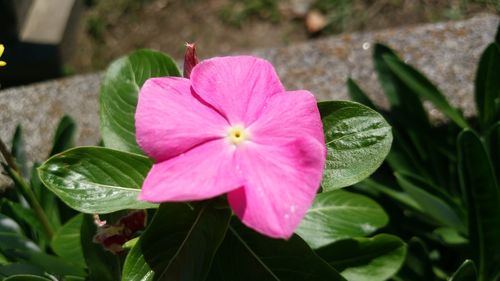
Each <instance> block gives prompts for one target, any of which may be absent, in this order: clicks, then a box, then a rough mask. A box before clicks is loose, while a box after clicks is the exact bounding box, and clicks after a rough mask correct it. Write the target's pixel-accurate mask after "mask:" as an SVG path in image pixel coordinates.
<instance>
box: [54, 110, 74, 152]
mask: <svg viewBox="0 0 500 281" xmlns="http://www.w3.org/2000/svg"><path fill="white" fill-rule="evenodd" d="M75 131H76V123H75V121H73V119H71V117H69V116H67V115H65V116H63V118H61V120H60V121H59V124H58V125H57V129H56V133H55V135H54V142H53V144H52V149H51V150H50V154H49V155H50V156H52V155H54V154H57V153H60V152H63V151H65V150H68V149H70V148H71V147H73V138H74V135H75Z"/></svg>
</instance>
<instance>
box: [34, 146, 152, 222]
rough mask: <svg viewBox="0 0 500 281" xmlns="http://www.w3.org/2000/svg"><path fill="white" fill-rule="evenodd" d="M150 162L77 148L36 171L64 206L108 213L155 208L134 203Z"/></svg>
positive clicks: (102, 150) (113, 152)
mask: <svg viewBox="0 0 500 281" xmlns="http://www.w3.org/2000/svg"><path fill="white" fill-rule="evenodd" d="M151 165H152V161H151V160H150V159H149V158H147V157H144V156H141V155H137V154H131V153H127V152H122V151H117V150H112V149H108V148H102V147H78V148H75V149H71V150H68V151H65V152H64V153H61V154H58V155H55V156H53V157H52V158H50V159H49V160H47V161H46V162H45V163H43V165H41V166H40V167H39V168H38V172H39V174H40V179H41V180H42V182H43V183H44V184H45V185H46V186H47V188H48V189H50V190H51V191H52V192H54V193H55V194H56V195H57V196H59V198H61V200H62V201H64V203H66V204H67V205H68V206H70V207H71V208H73V209H75V210H78V211H80V212H84V213H89V214H94V213H111V212H114V211H118V210H123V209H144V208H152V207H155V206H156V205H154V204H150V203H147V202H142V201H138V200H137V196H138V194H139V191H140V188H141V186H142V182H143V181H144V178H145V176H146V175H147V173H148V171H149V170H150V169H151Z"/></svg>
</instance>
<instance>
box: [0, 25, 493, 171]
mask: <svg viewBox="0 0 500 281" xmlns="http://www.w3.org/2000/svg"><path fill="white" fill-rule="evenodd" d="M498 23H499V18H498V17H496V16H493V15H483V16H478V17H475V18H472V19H470V20H466V21H459V22H449V23H438V24H428V25H422V26H415V27H404V28H399V29H392V30H383V31H378V32H368V33H354V34H344V35H339V36H334V37H330V38H325V39H320V40H316V41H308V42H305V43H302V44H298V45H292V46H287V47H282V48H274V49H265V50H257V51H255V52H253V53H254V54H255V55H259V56H261V57H264V58H267V59H269V60H270V61H271V62H272V63H273V64H274V66H275V67H276V68H277V70H278V73H279V75H280V77H281V78H282V80H283V82H284V84H285V85H286V87H287V89H290V90H291V89H308V90H310V91H312V92H314V93H315V94H316V96H317V97H318V99H319V100H327V99H347V98H348V97H347V94H346V87H345V81H346V79H347V77H353V78H354V79H355V80H357V81H358V82H359V83H360V85H361V86H362V87H363V88H364V89H365V90H366V91H367V92H368V93H369V94H370V95H371V96H372V97H373V98H374V99H376V100H377V102H378V103H379V104H380V105H386V100H385V99H384V97H383V95H382V94H381V92H380V87H379V85H378V83H377V81H376V75H375V73H374V71H373V66H372V61H371V53H372V47H373V44H374V42H384V43H386V44H388V45H390V46H391V47H392V48H394V49H395V50H397V51H398V52H399V54H400V55H402V56H403V58H404V59H405V60H406V61H407V62H408V63H410V64H413V65H415V66H416V67H417V68H419V69H421V70H422V71H423V72H424V73H425V74H426V75H427V76H428V77H429V78H430V79H431V80H432V81H434V82H435V83H436V84H437V85H438V86H439V87H440V88H441V89H442V90H443V92H444V93H445V95H446V96H447V97H448V99H449V100H450V101H451V103H452V104H454V105H457V106H460V107H461V108H463V109H464V111H465V113H466V115H469V116H470V115H472V114H474V111H475V110H474V104H473V96H472V93H473V83H472V82H473V80H474V76H475V71H476V65H477V62H478V60H479V56H480V54H481V53H482V51H483V50H484V48H485V47H486V45H487V44H488V43H490V42H491V41H492V40H493V38H494V35H495V31H496V28H497V25H498ZM198 47H199V48H203V46H198ZM0 71H1V70H0ZM100 79H101V75H100V74H99V73H96V74H89V75H81V76H75V77H72V78H67V79H61V80H56V81H50V82H45V83H39V84H35V85H32V86H26V87H19V88H12V89H7V90H4V91H0V124H1V126H0V137H1V138H2V139H4V140H8V141H10V138H11V136H12V134H13V132H14V129H15V126H16V125H17V124H21V125H22V126H23V129H24V131H25V137H26V140H27V152H28V156H29V159H30V160H35V161H42V160H44V158H45V157H46V155H47V153H48V152H49V149H50V143H51V139H52V138H53V134H54V130H55V127H56V125H57V122H58V120H59V119H60V118H61V117H62V116H63V115H64V114H69V115H70V116H72V117H73V118H74V119H75V120H76V122H77V124H78V132H77V144H78V145H94V144H96V143H97V142H98V140H99V117H98V93H99V84H100ZM429 110H430V111H431V114H432V115H433V116H434V117H435V118H440V116H439V114H437V112H436V111H435V110H432V108H430V107H429Z"/></svg>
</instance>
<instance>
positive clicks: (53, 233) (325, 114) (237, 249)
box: [0, 43, 500, 281]
mask: <svg viewBox="0 0 500 281" xmlns="http://www.w3.org/2000/svg"><path fill="white" fill-rule="evenodd" d="M499 52H500V47H499V46H498V43H492V44H491V45H490V47H488V48H487V50H486V51H485V54H484V55H483V57H482V59H481V62H480V65H479V68H478V75H477V79H476V103H477V107H478V118H477V119H467V118H465V117H464V116H463V115H462V113H461V112H460V110H458V109H456V108H454V107H453V106H451V105H450V104H449V103H448V102H447V101H446V98H445V97H444V96H443V95H442V94H441V93H440V91H439V89H438V88H437V87H435V86H434V85H433V84H432V83H431V82H430V81H429V80H428V79H426V78H425V77H424V76H423V75H422V74H420V73H419V72H418V71H417V70H415V69H414V68H413V67H411V66H410V65H407V64H405V63H404V62H403V61H402V60H401V59H399V58H398V57H397V55H396V54H395V53H394V52H393V51H392V50H390V49H389V48H388V47H386V46H383V45H377V46H376V48H375V53H374V61H375V66H376V71H377V73H378V75H379V79H380V82H381V84H382V87H383V89H384V91H385V93H386V95H387V97H388V99H389V102H390V104H391V112H390V113H387V112H382V113H377V112H376V111H375V110H374V109H378V108H376V106H375V105H374V104H373V103H372V102H371V101H370V100H369V98H368V97H367V96H366V94H365V93H364V92H363V91H362V90H361V88H360V87H359V86H358V85H357V84H356V83H355V82H354V81H352V80H350V81H349V82H348V89H349V92H350V94H351V96H352V98H353V99H354V100H355V101H357V102H350V101H328V102H321V103H319V104H318V107H319V109H320V112H321V118H322V122H323V127H324V133H325V138H326V145H327V150H328V155H327V165H326V169H325V175H324V178H323V181H322V189H321V191H320V192H319V193H318V194H317V196H316V198H315V200H314V203H313V205H312V207H311V208H310V209H309V211H308V212H307V213H306V216H305V218H304V219H303V221H302V223H301V225H300V226H299V228H298V229H297V230H296V232H295V234H294V235H293V236H292V237H291V238H290V239H289V240H280V239H272V238H269V237H265V236H262V235H261V234H258V233H256V232H254V231H253V230H251V229H249V228H247V227H246V226H244V225H243V224H241V223H240V222H239V220H238V219H236V218H235V217H234V216H233V214H232V213H231V211H230V209H229V206H228V204H227V202H226V198H225V197H224V196H221V197H218V198H214V199H211V200H205V201H201V202H178V203H163V204H160V205H156V204H149V203H144V202H141V201H138V200H137V199H136V198H137V194H138V191H139V189H140V188H141V186H142V182H143V181H144V178H145V176H146V175H147V173H148V171H149V169H150V167H151V165H152V163H153V161H152V160H151V159H149V158H148V157H146V156H144V153H143V152H142V151H141V150H140V148H139V147H138V146H137V144H136V143H135V130H134V126H133V124H134V112H135V107H136V102H137V95H138V90H139V89H140V87H141V86H142V84H143V83H144V81H145V80H146V79H147V78H149V77H154V76H161V75H180V72H179V71H178V68H177V66H176V65H175V63H174V62H173V60H172V59H170V58H169V57H168V56H165V55H163V54H161V53H159V52H155V51H150V50H140V51H136V52H134V53H132V54H130V55H129V56H126V57H124V58H121V59H119V60H117V61H116V62H115V63H113V64H112V65H111V66H110V67H109V69H108V71H107V73H106V78H105V80H104V83H103V86H102V89H101V98H100V103H101V104H100V105H101V115H100V117H101V135H102V138H103V140H104V141H103V144H104V146H105V147H78V148H71V147H72V138H73V133H74V131H75V124H74V122H73V121H72V120H71V119H70V118H69V117H65V118H63V120H61V122H60V125H59V127H58V129H57V131H56V134H55V136H56V137H55V139H54V145H53V148H52V149H51V151H52V152H51V153H53V154H55V155H50V158H49V159H48V160H47V161H45V162H44V163H43V164H41V165H38V164H34V165H33V167H29V166H28V163H27V161H26V157H25V151H24V148H23V135H22V130H21V128H18V129H17V130H16V132H15V134H14V138H13V141H12V143H13V147H12V149H11V150H10V151H6V150H5V149H2V154H3V156H4V158H5V160H6V162H7V163H8V164H7V163H2V164H3V167H4V170H5V171H6V173H7V175H8V176H10V177H11V178H12V180H13V182H14V186H13V188H9V189H7V191H6V192H5V193H4V194H2V198H1V201H0V276H1V277H2V278H6V280H110V281H112V280H113V281H114V280H173V279H174V280H190V281H191V280H210V281H212V280H214V281H215V280H217V281H219V280H231V281H234V280H241V281H245V280H282V281H288V280H311V281H314V280H349V281H356V280H375V281H377V280H389V279H391V280H410V281H411V280H446V279H448V280H477V281H492V280H498V279H499V277H500V272H499V270H498V266H497V265H498V264H500V255H499V253H500V251H499V249H500V244H499V240H498V236H499V234H500V233H499V229H500V228H499V225H500V189H499V186H498V178H499V171H500V169H499V167H500V162H499V159H500V155H499V154H498V152H499V150H498V147H499V145H498V144H499V138H500V122H499V120H498V116H499V110H500V106H498V105H499V104H500V96H499V93H498V87H496V85H497V84H498V81H497V80H495V78H496V77H499V75H500V73H498V67H497V66H498V65H500V61H499V60H500V55H499ZM424 100H427V101H430V102H431V103H432V104H434V106H435V107H436V108H437V109H438V110H440V111H441V112H442V113H443V114H445V115H446V116H448V117H449V119H450V120H451V122H449V123H447V124H445V125H440V126H437V125H434V123H433V122H432V121H431V120H430V118H429V117H428V116H427V113H426V111H425V110H424V107H423V105H422V101H424ZM363 104H364V105H363ZM386 119H387V120H388V121H389V122H387V121H386ZM389 124H390V125H389ZM391 128H392V130H391ZM393 135H394V142H393ZM392 142H393V146H392V148H391V143H392ZM0 144H3V143H1V142H0ZM389 150H390V151H389ZM387 154H388V155H387ZM386 155H387V158H386ZM384 158H386V160H385V162H384V163H383V164H382V162H383V161H384ZM381 164H382V167H381V168H380V169H378V170H377V168H378V167H379V166H380V165H381ZM375 170H377V171H376V172H375V174H374V175H373V176H372V177H371V178H367V177H368V176H370V174H371V173H373V172H374V171H375ZM30 171H31V172H30ZM350 185H353V186H350ZM348 186H349V187H348ZM341 188H344V190H340V189H341ZM370 197H371V198H370ZM131 209H133V210H141V211H140V213H141V214H142V216H139V217H137V216H131V214H133V213H137V211H134V212H131V211H132V210H131Z"/></svg>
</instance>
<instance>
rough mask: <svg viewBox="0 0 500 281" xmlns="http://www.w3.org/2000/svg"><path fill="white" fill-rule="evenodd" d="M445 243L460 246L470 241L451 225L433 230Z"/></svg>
mask: <svg viewBox="0 0 500 281" xmlns="http://www.w3.org/2000/svg"><path fill="white" fill-rule="evenodd" d="M432 233H433V234H435V235H436V236H437V237H438V238H439V239H440V240H441V241H442V242H443V243H444V244H445V245H450V246H458V245H466V244H467V243H468V242H469V241H468V240H467V238H465V237H464V236H462V234H460V233H459V232H458V231H457V230H456V229H454V228H450V227H439V228H436V229H435V230H434V231H433V232H432Z"/></svg>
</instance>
